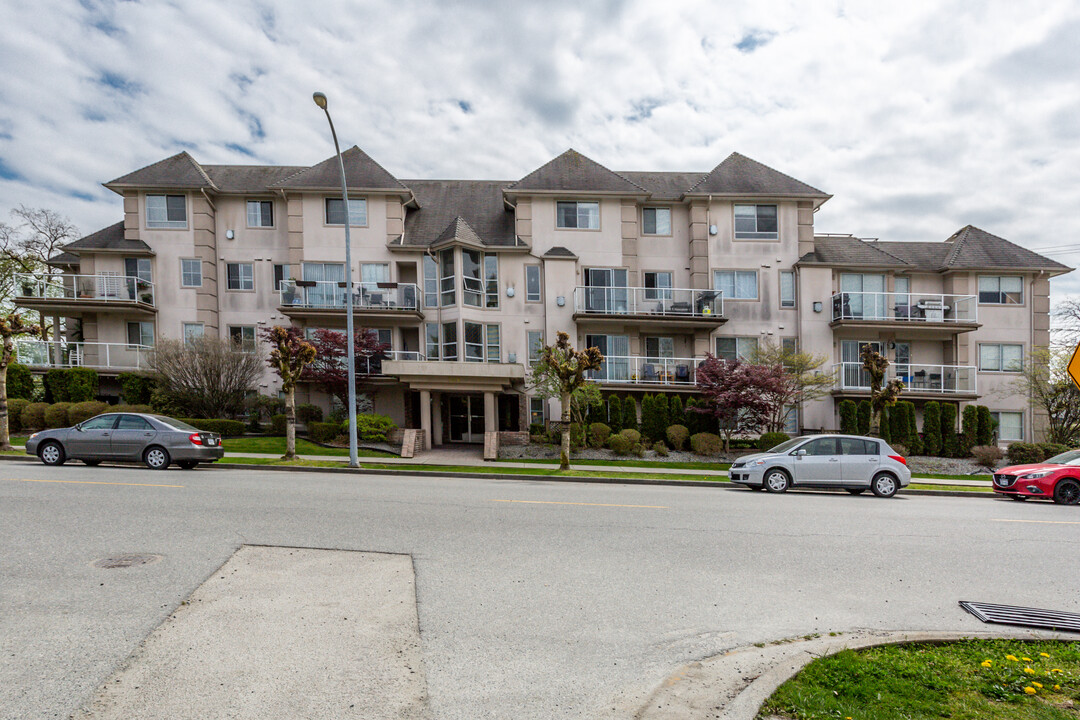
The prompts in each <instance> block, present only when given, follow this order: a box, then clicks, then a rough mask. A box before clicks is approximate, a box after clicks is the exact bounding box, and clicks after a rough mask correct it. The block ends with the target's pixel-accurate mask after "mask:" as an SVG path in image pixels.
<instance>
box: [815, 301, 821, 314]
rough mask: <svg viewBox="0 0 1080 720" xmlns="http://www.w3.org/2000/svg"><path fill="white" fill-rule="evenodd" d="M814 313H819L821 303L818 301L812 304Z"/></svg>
mask: <svg viewBox="0 0 1080 720" xmlns="http://www.w3.org/2000/svg"><path fill="white" fill-rule="evenodd" d="M814 312H816V313H819V312H821V301H820V300H819V301H817V302H815V303H814Z"/></svg>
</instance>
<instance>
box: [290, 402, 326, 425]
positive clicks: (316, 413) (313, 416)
mask: <svg viewBox="0 0 1080 720" xmlns="http://www.w3.org/2000/svg"><path fill="white" fill-rule="evenodd" d="M296 420H297V421H298V422H301V423H303V424H305V425H307V424H308V423H313V422H322V408H321V407H319V406H318V405H312V404H311V403H304V404H303V405H297V406H296Z"/></svg>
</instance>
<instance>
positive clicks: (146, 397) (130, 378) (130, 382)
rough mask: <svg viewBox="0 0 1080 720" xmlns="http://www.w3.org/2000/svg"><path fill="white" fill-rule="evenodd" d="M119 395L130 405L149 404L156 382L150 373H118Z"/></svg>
mask: <svg viewBox="0 0 1080 720" xmlns="http://www.w3.org/2000/svg"><path fill="white" fill-rule="evenodd" d="M117 380H119V381H120V397H121V398H123V400H124V402H125V403H130V404H132V405H149V404H150V398H151V397H152V396H153V394H154V388H155V386H156V383H155V382H154V378H153V377H152V376H150V375H144V374H142V373H133V372H129V373H120V374H119V375H118V376H117Z"/></svg>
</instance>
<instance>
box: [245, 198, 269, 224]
mask: <svg viewBox="0 0 1080 720" xmlns="http://www.w3.org/2000/svg"><path fill="white" fill-rule="evenodd" d="M247 224H248V227H274V202H273V201H272V200H248V201H247Z"/></svg>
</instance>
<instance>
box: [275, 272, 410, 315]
mask: <svg viewBox="0 0 1080 720" xmlns="http://www.w3.org/2000/svg"><path fill="white" fill-rule="evenodd" d="M345 285H346V284H345V283H344V282H335V281H333V280H283V281H282V282H281V290H280V295H281V305H282V307H287V308H288V307H294V308H311V309H328V310H329V309H333V310H344V309H345V299H346V290H345ZM422 307H423V299H422V297H421V294H420V288H418V287H417V286H416V285H415V284H413V283H389V282H387V283H366V282H358V283H353V309H354V310H386V311H414V312H415V311H417V310H419V309H420V308H422Z"/></svg>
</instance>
